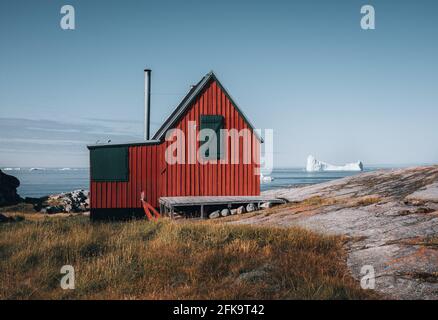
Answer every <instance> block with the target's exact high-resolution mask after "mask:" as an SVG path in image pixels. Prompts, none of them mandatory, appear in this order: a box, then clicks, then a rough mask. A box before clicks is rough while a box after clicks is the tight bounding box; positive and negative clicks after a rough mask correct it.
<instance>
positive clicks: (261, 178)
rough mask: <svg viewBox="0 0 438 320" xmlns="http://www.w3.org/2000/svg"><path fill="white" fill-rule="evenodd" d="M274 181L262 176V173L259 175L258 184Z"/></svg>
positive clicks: (269, 177) (271, 178)
mask: <svg viewBox="0 0 438 320" xmlns="http://www.w3.org/2000/svg"><path fill="white" fill-rule="evenodd" d="M271 181H274V178H273V177H271V176H264V175H263V173H260V182H261V183H269V182H271Z"/></svg>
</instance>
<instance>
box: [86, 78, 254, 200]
mask: <svg viewBox="0 0 438 320" xmlns="http://www.w3.org/2000/svg"><path fill="white" fill-rule="evenodd" d="M201 115H222V116H223V117H224V119H225V123H224V128H225V129H233V128H234V129H237V130H238V131H240V130H242V129H249V127H248V125H247V124H246V122H245V121H244V120H243V118H242V117H241V116H240V115H239V113H238V111H237V110H236V109H235V108H234V106H233V105H232V103H231V102H230V100H229V99H228V98H227V96H226V94H225V93H224V92H223V91H222V90H221V88H220V86H219V85H217V83H216V82H215V81H212V82H211V83H210V84H209V85H208V86H207V87H206V88H205V90H204V91H203V92H202V93H201V94H200V96H199V97H198V98H197V99H196V100H195V101H194V103H193V104H192V106H191V107H189V108H188V109H187V111H186V113H185V114H184V115H183V117H182V118H181V120H180V121H179V122H178V124H177V125H176V126H175V128H178V129H181V130H182V131H183V132H184V133H185V135H186V141H188V127H189V124H188V122H189V121H196V132H197V133H196V134H198V130H199V124H200V116H201ZM170 144H171V142H168V141H164V142H162V143H161V144H157V145H141V146H130V147H129V181H128V182H94V181H92V182H91V186H90V191H91V208H140V207H141V203H140V194H141V192H142V191H145V196H146V200H147V201H148V202H149V203H151V204H152V205H153V206H154V207H158V206H159V203H158V200H159V198H160V197H162V196H189V195H190V196H192V195H195V196H207V195H230V196H231V195H259V194H260V177H259V175H257V174H256V170H257V167H258V163H260V161H259V157H260V141H259V140H258V139H257V138H256V137H255V135H254V134H252V135H251V141H250V143H249V145H248V146H247V148H248V149H251V148H252V149H253V150H252V157H253V158H252V161H251V163H250V164H244V163H243V151H244V147H245V146H244V144H243V138H239V164H231V158H230V155H231V147H232V146H231V144H230V143H229V142H228V143H227V144H226V145H227V152H226V156H227V158H228V159H227V160H228V163H227V164H223V163H220V162H219V161H218V163H216V164H212V163H209V164H200V163H198V161H197V159H196V154H194V153H193V154H192V155H191V156H193V157H194V159H196V164H189V163H188V161H189V154H190V153H189V152H190V149H189V148H188V145H187V143H186V146H185V159H186V164H176V165H169V164H167V163H166V162H165V151H166V148H167V147H168V146H169V145H170ZM199 145H200V143H199V142H197V146H196V150H195V152H197V150H198V148H199ZM247 151H249V150H247Z"/></svg>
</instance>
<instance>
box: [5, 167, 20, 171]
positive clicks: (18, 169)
mask: <svg viewBox="0 0 438 320" xmlns="http://www.w3.org/2000/svg"><path fill="white" fill-rule="evenodd" d="M20 170H21V168H3V171H20Z"/></svg>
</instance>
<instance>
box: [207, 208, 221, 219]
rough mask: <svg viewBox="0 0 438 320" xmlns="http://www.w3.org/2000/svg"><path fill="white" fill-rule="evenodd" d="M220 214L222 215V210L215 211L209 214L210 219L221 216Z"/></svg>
mask: <svg viewBox="0 0 438 320" xmlns="http://www.w3.org/2000/svg"><path fill="white" fill-rule="evenodd" d="M220 216H221V212H220V211H219V210H216V211H213V212H212V213H210V214H209V215H208V217H209V218H210V219H216V218H219V217H220Z"/></svg>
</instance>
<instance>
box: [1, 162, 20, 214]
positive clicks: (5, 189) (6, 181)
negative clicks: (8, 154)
mask: <svg viewBox="0 0 438 320" xmlns="http://www.w3.org/2000/svg"><path fill="white" fill-rule="evenodd" d="M19 186H20V180H18V179H17V178H16V177H14V176H11V175H9V174H6V173H3V172H2V171H1V170H0V207H1V206H10V205H14V204H17V203H19V202H20V201H21V200H22V199H21V197H20V196H19V195H18V193H17V188H18V187H19Z"/></svg>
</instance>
